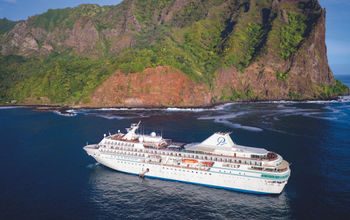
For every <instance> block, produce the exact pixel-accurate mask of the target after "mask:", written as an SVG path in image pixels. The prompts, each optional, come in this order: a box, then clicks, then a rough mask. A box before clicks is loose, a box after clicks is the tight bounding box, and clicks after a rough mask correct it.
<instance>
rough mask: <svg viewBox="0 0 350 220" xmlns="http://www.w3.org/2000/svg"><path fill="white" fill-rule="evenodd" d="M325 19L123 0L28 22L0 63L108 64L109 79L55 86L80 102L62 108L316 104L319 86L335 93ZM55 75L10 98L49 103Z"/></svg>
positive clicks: (299, 6)
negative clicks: (13, 59) (69, 60)
mask: <svg viewBox="0 0 350 220" xmlns="http://www.w3.org/2000/svg"><path fill="white" fill-rule="evenodd" d="M325 18H326V11H325V9H322V8H321V6H320V4H319V3H318V1H317V0H273V1H269V0H226V1H225V0H125V1H123V2H122V3H121V4H119V5H116V6H104V7H99V6H98V5H80V6H78V7H76V8H66V9H59V10H49V11H48V12H46V13H44V14H42V15H36V16H33V17H30V18H29V19H28V20H26V21H23V22H19V23H18V24H17V25H16V26H14V28H12V29H11V30H9V31H7V32H6V33H4V34H2V35H0V49H1V53H2V56H5V57H6V56H9V55H20V56H23V57H25V58H32V57H38V56H44V57H49V56H51V55H52V54H70V55H74V56H79V57H84V58H87V59H92V60H102V61H101V63H103V62H105V65H101V69H102V68H105V66H112V67H113V68H114V69H113V72H114V73H113V74H109V75H108V74H107V73H106V75H105V76H103V77H102V78H103V79H106V80H104V81H102V82H101V83H100V84H99V85H95V83H91V81H90V82H89V81H87V82H85V81H84V83H85V84H84V85H80V84H79V82H74V83H71V84H69V83H67V82H66V81H65V80H62V81H63V82H64V83H65V85H64V86H65V87H66V89H65V90H64V91H65V92H66V93H67V91H70V90H72V91H73V90H74V89H73V88H72V89H70V88H69V86H77V85H78V84H79V86H80V87H82V88H83V89H84V95H82V92H76V91H75V90H74V91H75V92H74V94H72V97H73V96H77V97H73V98H72V97H67V102H68V101H69V100H79V101H75V104H77V105H80V106H82V105H86V106H202V105H211V104H215V103H218V102H225V101H232V100H280V99H299V100H300V99H318V98H319V97H320V95H321V94H323V92H324V91H323V90H322V89H324V87H327V86H328V87H329V86H333V85H335V80H334V77H333V74H332V71H331V70H330V68H329V66H328V60H327V49H326V45H325ZM50 59H56V58H50ZM57 59H59V58H57ZM75 62H77V61H75ZM84 62H85V63H86V61H84ZM111 63H113V65H112V64H111ZM114 63H116V64H114ZM18 65H22V64H18ZM43 65H44V64H43ZM47 65H49V64H47ZM51 65H52V64H51ZM108 68H111V67H108ZM56 69H57V68H56ZM56 69H52V70H51V71H59V70H58V69H57V70H56ZM67 71H69V68H68V70H67ZM0 74H1V69H0ZM65 74H67V76H70V73H67V72H65ZM71 74H73V75H74V77H73V78H72V79H79V78H83V77H84V73H83V72H82V73H79V74H80V75H79V74H78V73H76V72H72V73H71ZM77 74H78V75H79V76H76V75H77ZM96 74H97V73H96ZM59 75H60V74H59V73H58V72H57V73H56V77H50V75H47V76H46V77H45V80H43V81H42V82H39V83H38V85H40V86H41V87H40V89H36V90H35V89H33V88H32V89H26V90H25V91H26V92H27V93H25V94H23V93H21V97H17V96H16V95H12V96H11V98H12V99H16V100H19V101H21V100H37V101H38V100H39V101H40V100H42V97H44V98H45V103H52V104H55V102H54V101H48V100H54V99H53V97H50V96H49V95H45V94H43V93H44V92H41V91H44V90H45V89H46V90H50V85H51V83H50V80H55V79H57V78H59V77H58V76H59ZM30 77H33V78H35V77H36V79H38V80H41V78H42V77H38V76H28V79H21V82H20V81H18V82H17V84H16V83H14V84H13V88H15V89H14V91H17V90H21V91H22V88H23V87H30V88H31V86H30V84H31V82H32V81H31V80H32V78H30ZM89 77H90V78H91V79H92V80H96V79H99V78H98V77H100V76H98V77H95V78H96V79H95V78H94V77H92V76H89ZM90 78H89V79H90ZM26 80H27V81H26ZM1 83H2V82H1V77H0V84H1ZM6 85H7V84H6ZM18 85H19V86H18ZM26 85H27V86H26ZM16 86H18V88H17V87H16ZM20 86H21V87H20ZM16 88H17V90H16ZM86 88H87V89H86ZM62 91H63V90H62ZM85 91H91V92H90V93H89V94H87V95H85V94H86V92H85ZM46 93H47V94H53V95H52V96H54V95H55V94H56V95H57V92H56V91H49V92H46ZM60 97H62V96H60ZM0 98H1V94H0ZM323 98H325V96H323Z"/></svg>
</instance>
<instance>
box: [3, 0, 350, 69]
mask: <svg viewBox="0 0 350 220" xmlns="http://www.w3.org/2000/svg"><path fill="white" fill-rule="evenodd" d="M120 2H121V0H0V18H3V17H6V18H8V19H10V20H21V19H27V18H28V17H29V16H32V15H35V14H41V13H43V12H45V11H47V10H48V9H56V8H66V7H75V6H77V5H79V4H87V3H90V4H99V5H115V4H118V3H120ZM319 2H320V3H321V5H322V7H323V8H326V11H327V15H326V44H327V49H328V61H329V65H330V67H331V69H332V71H333V73H334V74H335V75H344V74H349V75H350V0H319Z"/></svg>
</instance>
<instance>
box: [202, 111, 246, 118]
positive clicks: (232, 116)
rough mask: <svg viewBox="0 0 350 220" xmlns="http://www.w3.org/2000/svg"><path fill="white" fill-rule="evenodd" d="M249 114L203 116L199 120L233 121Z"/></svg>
mask: <svg viewBox="0 0 350 220" xmlns="http://www.w3.org/2000/svg"><path fill="white" fill-rule="evenodd" d="M247 113H249V112H246V111H245V112H237V113H231V114H225V115H215V116H201V117H198V119H199V120H213V119H214V120H223V119H233V118H237V117H238V116H240V115H244V114H247Z"/></svg>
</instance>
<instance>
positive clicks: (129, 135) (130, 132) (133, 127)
mask: <svg viewBox="0 0 350 220" xmlns="http://www.w3.org/2000/svg"><path fill="white" fill-rule="evenodd" d="M140 123H141V121H139V123H137V124H136V123H134V124H131V126H130V128H127V129H126V130H127V131H128V133H127V134H125V135H124V139H126V140H132V139H134V138H135V136H136V133H135V132H136V130H137V129H138V128H139V126H140Z"/></svg>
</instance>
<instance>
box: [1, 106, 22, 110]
mask: <svg viewBox="0 0 350 220" xmlns="http://www.w3.org/2000/svg"><path fill="white" fill-rule="evenodd" d="M13 108H23V107H22V106H1V107H0V110H3V109H13Z"/></svg>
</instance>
